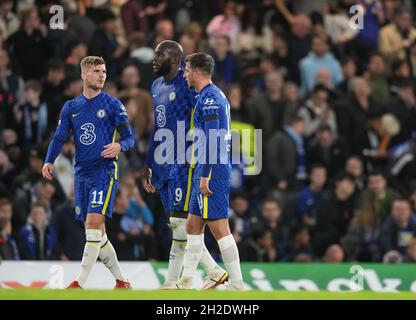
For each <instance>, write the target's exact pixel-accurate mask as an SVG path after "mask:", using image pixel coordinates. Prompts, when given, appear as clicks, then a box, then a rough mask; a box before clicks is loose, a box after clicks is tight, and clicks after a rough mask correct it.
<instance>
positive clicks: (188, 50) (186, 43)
mask: <svg viewBox="0 0 416 320" xmlns="http://www.w3.org/2000/svg"><path fill="white" fill-rule="evenodd" d="M179 44H180V45H181V46H182V49H183V55H184V56H185V57H186V56H187V55H189V54H192V53H195V52H197V51H196V42H195V39H193V38H192V37H191V36H190V35H189V34H186V33H182V35H181V36H180V38H179Z"/></svg>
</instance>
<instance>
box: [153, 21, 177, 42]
mask: <svg viewBox="0 0 416 320" xmlns="http://www.w3.org/2000/svg"><path fill="white" fill-rule="evenodd" d="M174 37H175V26H174V25H173V23H172V21H170V20H169V19H161V20H159V21H157V22H156V27H155V35H154V37H153V39H152V41H151V42H150V44H151V47H153V48H156V46H157V45H158V44H159V43H161V42H162V41H164V40H171V39H173V38H174Z"/></svg>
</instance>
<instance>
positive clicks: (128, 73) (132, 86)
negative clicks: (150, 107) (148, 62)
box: [118, 64, 152, 104]
mask: <svg viewBox="0 0 416 320" xmlns="http://www.w3.org/2000/svg"><path fill="white" fill-rule="evenodd" d="M140 81H141V77H140V71H139V68H138V67H137V66H135V65H134V64H128V65H126V66H125V67H124V68H123V69H122V72H121V79H120V85H121V88H120V90H119V92H118V98H119V99H126V98H138V99H140V100H142V101H143V103H146V104H151V103H152V102H151V101H152V97H151V96H150V94H149V92H147V91H146V90H144V89H141V88H139V85H140Z"/></svg>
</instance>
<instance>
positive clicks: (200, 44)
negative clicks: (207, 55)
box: [183, 21, 208, 52]
mask: <svg viewBox="0 0 416 320" xmlns="http://www.w3.org/2000/svg"><path fill="white" fill-rule="evenodd" d="M183 34H186V35H188V36H190V37H191V38H192V39H193V40H194V41H195V45H196V49H195V52H198V51H206V50H207V48H208V44H207V41H206V40H205V38H204V34H205V33H204V28H203V27H202V25H201V24H200V23H199V22H197V21H192V22H191V23H190V24H189V25H188V26H187V27H186V29H185V31H184V33H183Z"/></svg>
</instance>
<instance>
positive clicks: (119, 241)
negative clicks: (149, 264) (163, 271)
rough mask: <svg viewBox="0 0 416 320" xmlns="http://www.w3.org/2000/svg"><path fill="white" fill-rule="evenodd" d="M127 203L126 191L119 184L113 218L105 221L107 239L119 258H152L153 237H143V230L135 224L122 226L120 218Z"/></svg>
mask: <svg viewBox="0 0 416 320" xmlns="http://www.w3.org/2000/svg"><path fill="white" fill-rule="evenodd" d="M129 204H130V198H129V195H128V192H127V190H126V188H125V187H124V186H121V187H120V189H119V190H118V192H117V196H116V200H115V205H114V212H113V218H112V219H108V220H107V221H106V229H107V236H108V239H109V240H110V242H111V243H112V244H113V246H114V248H115V250H116V251H117V256H118V258H119V260H148V259H151V258H154V257H155V256H156V253H155V250H156V248H155V246H154V237H153V238H152V237H145V236H144V232H143V230H141V229H140V228H138V227H137V226H136V225H131V226H130V228H128V229H125V228H123V224H122V219H123V217H124V214H125V213H126V210H127V209H128V208H129ZM124 227H125V226H124ZM152 241H153V242H152Z"/></svg>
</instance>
